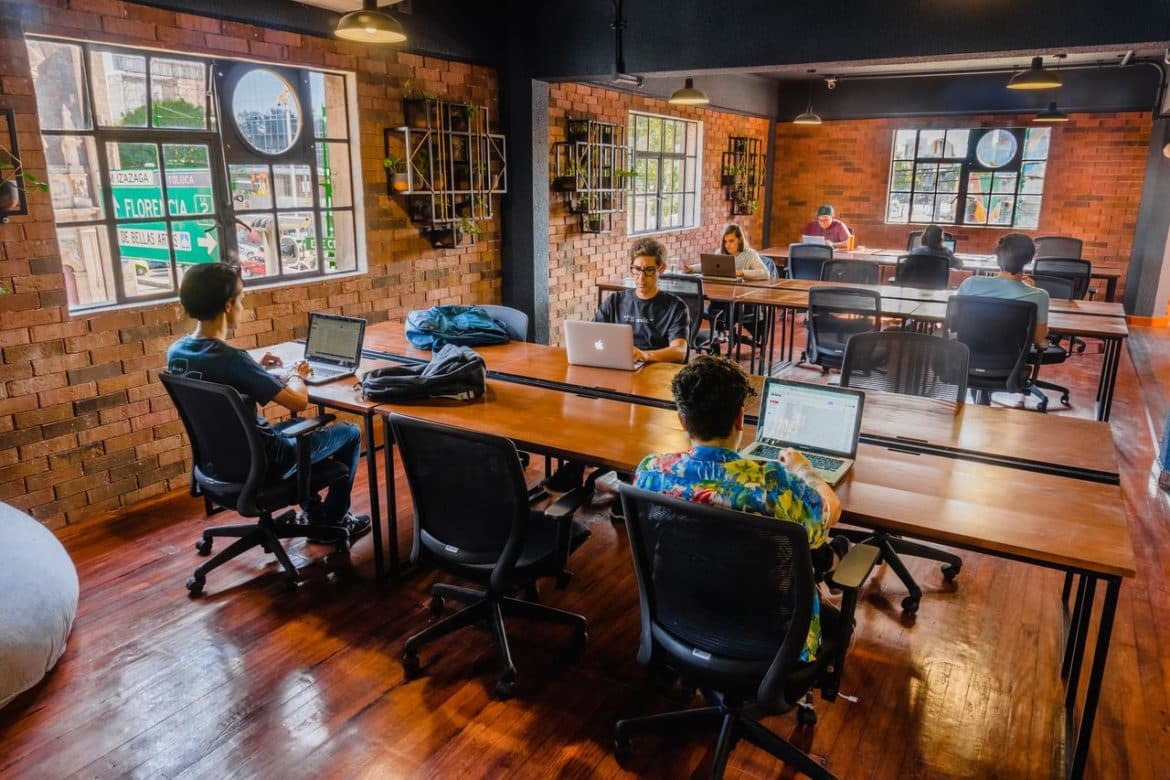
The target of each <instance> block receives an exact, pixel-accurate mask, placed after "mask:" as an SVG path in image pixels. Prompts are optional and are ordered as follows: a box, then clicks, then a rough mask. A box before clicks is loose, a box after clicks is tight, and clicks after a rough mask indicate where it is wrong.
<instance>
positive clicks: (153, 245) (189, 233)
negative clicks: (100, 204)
mask: <svg viewBox="0 0 1170 780" xmlns="http://www.w3.org/2000/svg"><path fill="white" fill-rule="evenodd" d="M173 225H174V232H173V234H172V235H173V243H174V247H173V248H174V251H175V262H177V263H186V264H188V265H194V264H197V263H217V262H219V260H220V249H219V230H218V228H217V226H216V223H215V221H214V220H210V219H201V220H183V221H177V222H174V223H173ZM171 243H172V242H171V240H170V238H168V236H167V226H166V223H165V222H143V223H135V224H133V225H123V226H120V227H119V228H118V250H119V252H120V253H121V256H122V261H123V262H126V261H128V260H129V261H133V260H143V261H146V263H147V264H148V265H150V266H152V267H156V266H162V265H169V263H170V258H171V252H170V250H171V248H172V246H171Z"/></svg>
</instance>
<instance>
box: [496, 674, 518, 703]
mask: <svg viewBox="0 0 1170 780" xmlns="http://www.w3.org/2000/svg"><path fill="white" fill-rule="evenodd" d="M494 693H495V695H496V698H497V699H499V700H500V701H507V700H508V699H510V698H512V695H513V694H514V693H516V681H515V680H514V679H512V677H510V676H505V677H501V678H500V679H498V680H496V687H495V689H494Z"/></svg>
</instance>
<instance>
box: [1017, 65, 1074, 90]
mask: <svg viewBox="0 0 1170 780" xmlns="http://www.w3.org/2000/svg"><path fill="white" fill-rule="evenodd" d="M1063 83H1064V82H1062V81H1061V80H1060V79H1059V78H1057V76H1056V74H1055V73H1052V72H1050V71H1047V70H1044V59H1043V58H1042V57H1033V58H1032V67H1030V68H1028V69H1027V70H1023V71H1020V72H1019V73H1017V74H1016V75H1014V76H1012V78H1011V80H1010V81H1009V82H1008V84H1007V88H1008V89H1056V88H1057V87H1059V86H1061V85H1062V84H1063Z"/></svg>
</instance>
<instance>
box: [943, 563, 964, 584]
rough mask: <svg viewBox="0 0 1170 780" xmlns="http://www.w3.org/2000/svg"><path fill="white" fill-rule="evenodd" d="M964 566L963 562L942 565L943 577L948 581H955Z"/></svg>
mask: <svg viewBox="0 0 1170 780" xmlns="http://www.w3.org/2000/svg"><path fill="white" fill-rule="evenodd" d="M962 568H963V565H962V564H955V565H951V564H949V563H948V564H947V565H946V566H943V567H942V576H943V579H944V580H946V581H947V582H954V581H955V577H958V576H959V571H960V570H961V569H962Z"/></svg>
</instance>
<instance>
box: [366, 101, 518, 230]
mask: <svg viewBox="0 0 1170 780" xmlns="http://www.w3.org/2000/svg"><path fill="white" fill-rule="evenodd" d="M403 113H404V115H405V117H406V125H405V126H403V127H400V128H397V129H396V130H390V129H387V130H386V131H385V132H384V135H385V142H386V157H387V159H388V160H400V161H401V162H400V163H399V165H398V166H397V170H395V169H393V168H392V169H390V170H388V171H387V176H386V179H387V189H388V190H389V192H390V194H391V195H402V196H404V197H405V198H406V211H407V214H408V215H409V216H410V221H411V222H414V223H416V224H418V225H420V226H422V227H423V231H424V232H425V233H426V234H427V236H428V237H429V238H430V240H431V243H432V244H433V245H434V246H436V247H442V248H449V247H456V246H465V245H468V244H473V243H475V240H476V237H477V236H478V235H479V227H478V223H479V222H481V221H485V220H490V219H491V218H492V217H493V215H494V213H495V212H494V210H493V208H492V196H493V195H502V194H504V193H506V192H507V191H508V188H507V174H508V161H507V155H506V153H505V150H504V136H503V135H501V134H499V133H492V132H490V129H489V128H490V124H489V121H488V110H487V108H486V107H485V106H477V105H473V104H471V103H452V102H448V101H445V100H435V99H432V98H407V99H405V100H403ZM399 138H400V139H401V143H402V147H401V156H398V155H397V154H396V152H397V151H399V150H398V149H397V148H395V147H396V146H397V140H396V139H399ZM392 142H394V143H392ZM395 173H398V174H399V175H398V177H397V182H396V181H395V178H396V177H395V176H394V174H395ZM403 176H405V187H403V181H402V179H403Z"/></svg>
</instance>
